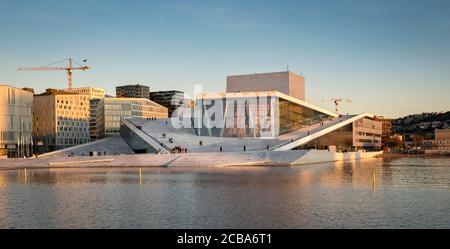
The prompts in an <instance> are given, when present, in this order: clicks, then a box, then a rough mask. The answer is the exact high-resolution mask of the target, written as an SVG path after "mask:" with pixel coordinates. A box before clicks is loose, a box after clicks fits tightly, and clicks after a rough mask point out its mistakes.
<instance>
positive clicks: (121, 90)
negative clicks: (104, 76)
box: [116, 85, 150, 99]
mask: <svg viewBox="0 0 450 249" xmlns="http://www.w3.org/2000/svg"><path fill="white" fill-rule="evenodd" d="M116 97H117V98H145V99H150V87H148V86H144V85H125V86H118V87H116Z"/></svg>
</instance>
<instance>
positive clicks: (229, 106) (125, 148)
mask: <svg viewBox="0 0 450 249" xmlns="http://www.w3.org/2000/svg"><path fill="white" fill-rule="evenodd" d="M194 103H195V104H194V106H193V108H192V107H180V108H179V109H178V110H176V111H175V112H174V114H173V115H172V117H171V118H169V119H157V120H155V119H145V118H127V119H125V118H122V119H121V127H120V135H118V136H115V137H110V138H106V139H102V140H98V141H95V142H92V143H88V144H84V145H79V146H75V147H72V148H68V149H65V150H61V151H56V152H52V153H49V154H46V155H42V156H86V155H91V156H92V155H103V156H104V155H127V154H148V153H157V154H177V153H226V152H230V153H237V152H240V153H243V152H245V153H249V152H268V151H274V152H275V151H292V150H295V151H310V150H315V151H324V152H329V153H351V152H369V151H379V150H380V147H381V134H382V127H381V122H379V121H377V117H376V116H375V115H373V114H369V113H362V114H356V115H340V114H338V113H335V112H332V111H329V110H326V109H323V108H321V107H319V106H315V105H313V104H311V103H308V102H307V101H305V79H304V78H303V76H301V75H298V74H295V73H292V72H289V71H288V72H275V73H262V74H249V75H237V76H229V77H228V78H227V91H226V92H225V93H198V94H196V95H195V98H194Z"/></svg>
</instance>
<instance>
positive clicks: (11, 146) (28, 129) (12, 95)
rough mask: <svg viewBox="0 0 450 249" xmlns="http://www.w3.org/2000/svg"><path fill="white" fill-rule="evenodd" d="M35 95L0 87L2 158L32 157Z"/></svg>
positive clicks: (0, 150) (0, 152) (9, 87)
mask: <svg viewBox="0 0 450 249" xmlns="http://www.w3.org/2000/svg"><path fill="white" fill-rule="evenodd" d="M32 107H33V93H31V92H29V91H26V90H22V89H19V88H16V87H12V86H7V85H0V158H5V157H13V158H14V157H29V156H31V155H32V153H33V152H32Z"/></svg>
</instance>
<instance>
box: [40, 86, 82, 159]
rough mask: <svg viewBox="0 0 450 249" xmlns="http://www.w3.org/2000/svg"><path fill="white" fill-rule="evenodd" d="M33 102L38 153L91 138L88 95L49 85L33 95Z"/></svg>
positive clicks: (77, 143) (80, 142)
mask: <svg viewBox="0 0 450 249" xmlns="http://www.w3.org/2000/svg"><path fill="white" fill-rule="evenodd" d="M33 102H34V104H33V136H34V145H35V149H36V151H37V152H38V153H44V152H50V151H54V150H60V149H64V148H68V147H71V146H74V145H79V144H84V143H87V142H90V129H89V124H90V103H89V97H88V96H87V95H83V94H77V93H68V92H64V91H58V90H52V89H48V90H47V91H46V92H45V93H43V94H39V95H35V96H34V101H33Z"/></svg>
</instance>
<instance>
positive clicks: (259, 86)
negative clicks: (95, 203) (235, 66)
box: [227, 71, 305, 100]
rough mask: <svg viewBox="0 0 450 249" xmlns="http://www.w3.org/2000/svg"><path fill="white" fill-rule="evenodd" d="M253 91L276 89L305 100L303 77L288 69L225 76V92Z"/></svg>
mask: <svg viewBox="0 0 450 249" xmlns="http://www.w3.org/2000/svg"><path fill="white" fill-rule="evenodd" d="M255 91H278V92H281V93H284V94H286V95H289V96H291V97H294V98H297V99H300V100H305V78H304V77H303V76H301V75H298V74H296V73H293V72H289V71H286V72H275V73H255V74H247V75H235V76H228V77H227V93H236V92H255Z"/></svg>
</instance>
